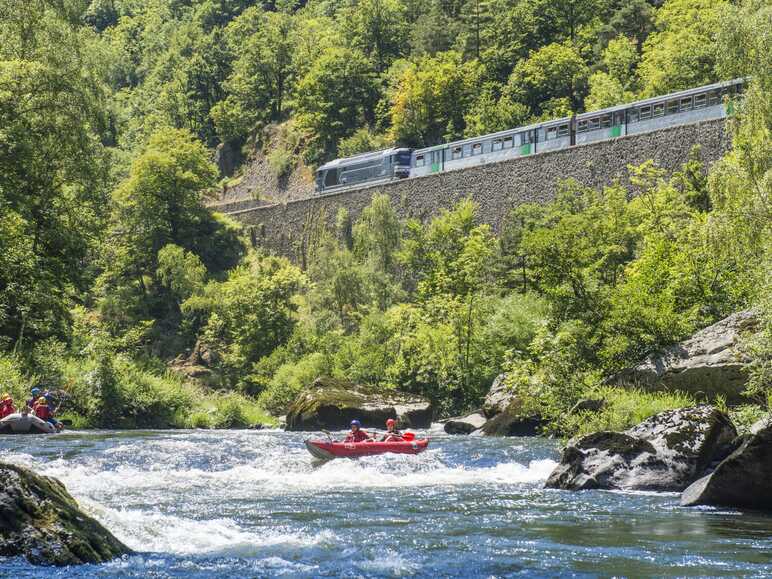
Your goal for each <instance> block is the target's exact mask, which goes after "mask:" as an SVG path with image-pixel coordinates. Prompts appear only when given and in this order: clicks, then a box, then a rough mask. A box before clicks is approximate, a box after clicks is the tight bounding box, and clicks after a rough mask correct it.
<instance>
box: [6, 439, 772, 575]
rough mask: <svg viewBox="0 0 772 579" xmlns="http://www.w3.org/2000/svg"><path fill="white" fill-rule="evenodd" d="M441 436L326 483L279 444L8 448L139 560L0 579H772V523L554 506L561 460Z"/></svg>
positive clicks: (569, 502)
mask: <svg viewBox="0 0 772 579" xmlns="http://www.w3.org/2000/svg"><path fill="white" fill-rule="evenodd" d="M429 434H430V435H431V436H432V442H431V444H430V446H429V450H428V451H426V452H425V453H423V454H421V455H418V456H399V455H383V456H379V457H370V458H364V459H360V460H356V461H354V460H335V461H332V462H329V463H326V464H323V465H317V464H314V462H313V461H312V458H311V456H310V455H309V454H308V452H307V451H306V450H305V448H304V446H303V438H304V436H303V435H300V434H293V433H284V432H279V431H262V432H253V431H217V432H212V431H162V432H109V433H107V432H88V433H66V434H61V435H54V436H49V437H40V436H39V437H7V436H0V460H4V461H10V462H14V463H17V464H22V465H26V466H30V467H32V468H34V469H35V470H36V471H38V472H39V473H41V474H46V475H51V476H55V477H58V478H59V479H61V480H62V481H63V482H64V483H65V485H66V486H67V488H68V490H69V491H70V492H71V493H72V494H73V495H74V496H75V497H76V498H77V499H78V501H79V502H80V503H81V505H82V506H83V507H84V508H85V509H86V510H87V511H88V512H89V513H90V514H92V515H93V516H94V517H96V518H97V519H99V520H100V521H101V522H102V523H103V524H104V525H105V526H106V527H107V528H108V529H110V530H111V531H112V532H113V533H114V534H115V535H116V536H117V537H118V538H119V539H121V540H122V541H123V542H125V543H126V544H127V545H129V546H130V547H131V548H132V549H134V550H135V551H137V555H134V556H131V557H126V558H124V559H121V560H117V561H114V562H112V563H108V564H105V565H98V566H90V565H89V566H83V567H78V568H70V569H50V568H46V569H43V568H35V567H33V566H31V565H29V564H27V563H26V562H25V561H23V560H20V559H2V558H0V576H3V577H5V576H10V577H45V578H47V579H48V578H51V577H68V578H69V577H148V576H149V577H186V578H187V577H234V578H235V577H238V578H244V577H268V576H290V577H318V576H329V577H511V576H524V577H553V576H563V575H573V576H580V577H584V576H586V577H593V576H610V575H618V576H630V577H643V576H746V577H747V576H756V577H764V576H772V516H768V515H762V514H749V513H740V512H737V511H733V510H726V509H711V508H704V509H685V508H681V507H680V506H679V505H678V496H677V495H674V494H662V493H659V494H654V493H615V492H602V491H588V492H582V493H570V492H564V491H555V490H544V489H542V486H543V484H544V481H545V480H546V478H547V476H548V475H549V473H550V471H551V470H552V468H553V467H554V466H555V464H556V462H555V461H556V460H557V458H558V451H559V446H558V444H557V443H555V442H552V441H548V440H543V439H525V438H510V439H490V438H481V437H474V436H467V437H448V436H445V435H442V434H440V433H437V432H431V433H429ZM770 488H771V489H772V481H771V482H770ZM771 492H772V490H771Z"/></svg>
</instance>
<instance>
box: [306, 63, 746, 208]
mask: <svg viewBox="0 0 772 579" xmlns="http://www.w3.org/2000/svg"><path fill="white" fill-rule="evenodd" d="M743 84H744V80H743V79H739V78H738V79H734V80H730V81H725V82H719V83H714V84H709V85H706V86H701V87H698V88H693V89H688V90H683V91H679V92H674V93H671V94H667V95H663V96H658V97H653V98H648V99H644V100H639V101H636V102H633V103H629V104H624V105H618V106H614V107H609V108H605V109H602V110H599V111H590V112H586V113H581V114H578V115H574V116H571V117H563V118H561V119H555V120H551V121H545V122H540V123H535V124H532V125H529V126H526V127H518V128H514V129H508V130H505V131H499V132H497V133H491V134H488V135H482V136H479V137H472V138H468V139H463V140H460V141H453V142H451V143H443V144H440V145H435V146H432V147H425V148H423V149H411V148H408V147H393V148H390V149H384V150H382V151H372V152H369V153H362V154H360V155H355V156H353V157H346V158H342V159H335V160H334V161H330V162H329V163H325V164H324V165H322V166H321V167H319V168H318V169H317V171H316V186H315V190H316V194H317V195H323V194H326V193H334V192H338V191H341V190H345V189H355V188H359V187H363V186H367V185H374V184H379V183H386V182H389V181H394V180H399V179H408V178H414V177H422V176H425V175H431V174H433V173H441V172H445V171H454V170H457V169H463V168H465V167H473V166H477V165H484V164H487V163H496V162H499V161H504V160H507V159H514V158H517V157H525V156H528V155H535V154H537V153H545V152H548V151H557V150H560V149H567V148H569V147H574V146H578V145H583V144H587V143H594V142H597V141H606V140H609V139H615V138H619V137H624V136H626V135H635V134H639V133H648V132H651V131H657V130H660V129H664V128H668V127H672V126H677V125H684V124H689V123H695V122H699V121H706V120H713V119H721V118H725V117H727V116H729V115H731V114H732V110H733V106H734V105H733V103H734V97H735V96H736V95H738V94H740V93H741V92H742V89H743Z"/></svg>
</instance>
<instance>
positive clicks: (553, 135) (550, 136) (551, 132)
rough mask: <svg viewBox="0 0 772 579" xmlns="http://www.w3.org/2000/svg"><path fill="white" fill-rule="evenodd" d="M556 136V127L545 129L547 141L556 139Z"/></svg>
mask: <svg viewBox="0 0 772 579" xmlns="http://www.w3.org/2000/svg"><path fill="white" fill-rule="evenodd" d="M557 135H558V128H557V127H550V128H548V129H547V140H548V141H550V140H552V139H554V138H556V137H557Z"/></svg>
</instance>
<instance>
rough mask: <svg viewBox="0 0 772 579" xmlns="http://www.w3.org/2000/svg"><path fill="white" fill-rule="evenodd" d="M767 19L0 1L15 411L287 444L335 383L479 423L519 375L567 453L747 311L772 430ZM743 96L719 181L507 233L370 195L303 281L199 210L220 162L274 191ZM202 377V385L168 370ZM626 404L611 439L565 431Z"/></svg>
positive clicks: (575, 209) (589, 202) (406, 4)
mask: <svg viewBox="0 0 772 579" xmlns="http://www.w3.org/2000/svg"><path fill="white" fill-rule="evenodd" d="M770 30H772V9H771V8H770V6H769V4H768V3H767V2H764V1H763V0H741V1H737V2H730V1H728V0H711V1H707V0H665V1H664V2H660V1H654V2H648V1H646V0H631V1H627V2H622V1H614V0H469V1H468V2H462V1H459V0H428V1H426V2H416V1H415V0H342V1H336V0H310V1H309V2H307V3H292V2H287V1H279V2H266V3H262V4H256V3H254V2H251V1H249V0H221V1H214V0H93V2H91V3H89V2H88V1H81V0H0V390H3V391H6V390H7V391H9V392H11V393H13V395H14V396H15V397H17V398H19V399H22V398H23V397H24V395H25V393H26V392H27V391H28V390H29V388H30V387H31V386H35V385H37V386H39V387H43V388H50V389H54V390H61V391H64V392H66V393H67V403H66V405H65V407H64V411H65V412H66V413H67V415H68V416H70V418H71V420H72V421H73V424H75V425H76V426H83V427H151V426H185V427H229V426H246V425H250V424H255V423H258V422H263V423H270V422H271V421H272V420H273V418H271V416H269V415H268V413H270V414H271V415H273V416H279V415H281V414H283V413H284V412H285V411H286V408H287V406H288V404H289V402H290V401H291V400H292V398H293V397H294V396H295V395H296V394H297V393H298V392H299V391H301V390H302V389H303V388H304V387H306V386H307V385H308V384H309V383H310V382H311V381H312V380H313V379H314V378H315V377H317V376H320V375H333V376H336V377H340V378H346V379H349V380H352V381H354V382H357V383H360V384H363V385H366V386H369V387H371V388H373V389H387V390H388V389H391V390H403V391H407V392H414V393H418V394H422V395H425V396H428V397H430V398H431V399H432V400H433V401H434V402H435V403H436V405H437V407H438V409H439V410H440V412H441V414H442V415H445V416H447V415H450V414H452V413H457V412H461V411H464V410H468V409H471V408H474V407H476V406H477V405H479V403H480V400H481V397H482V396H484V394H485V392H486V391H487V389H488V388H489V387H490V384H491V381H492V380H493V378H494V377H495V376H497V375H498V374H500V373H501V372H502V371H507V373H508V380H509V381H510V383H511V386H512V387H513V388H517V389H518V390H519V391H521V392H522V396H523V399H524V400H525V401H526V403H527V404H531V405H533V408H534V411H536V412H538V413H540V414H541V415H543V416H545V417H546V418H548V419H549V420H550V424H551V426H550V428H551V429H553V430H554V431H555V432H558V433H561V434H570V433H574V432H577V431H582V430H584V429H589V428H591V427H593V426H595V427H611V428H621V427H623V426H625V425H627V424H633V423H635V422H636V421H638V420H640V419H641V418H643V417H645V416H648V415H650V414H653V413H654V412H656V411H658V410H660V409H664V408H668V407H672V406H679V405H683V404H684V402H685V397H684V396H682V395H680V394H677V393H670V394H664V395H652V394H646V393H643V392H638V391H634V390H625V391H621V390H615V389H613V388H610V387H608V386H605V385H604V383H603V378H604V376H607V375H608V374H610V373H613V372H614V371H617V370H619V369H621V368H623V367H625V366H627V365H629V364H631V363H633V362H635V361H637V360H639V359H640V358H641V357H642V356H644V355H645V354H647V353H648V352H650V351H653V350H655V349H656V348H658V347H661V346H663V345H667V344H671V343H674V342H676V341H678V340H680V339H683V338H684V337H686V336H688V335H689V334H690V333H691V332H693V331H694V330H696V329H699V328H702V327H704V326H706V325H709V324H711V323H713V322H715V321H716V320H718V319H721V318H722V317H724V316H726V315H728V314H730V313H732V312H735V311H738V310H741V309H746V308H750V307H755V308H758V309H759V311H760V312H761V319H762V325H763V331H762V332H761V333H760V334H759V335H758V337H757V339H756V340H754V341H752V342H749V343H748V344H747V348H748V349H749V351H752V352H754V359H755V360H757V362H756V363H755V364H754V365H753V367H752V369H751V379H750V382H749V386H748V396H749V400H750V401H754V402H755V406H753V405H749V406H748V408H747V409H746V411H747V412H748V413H749V414H754V413H758V412H760V411H761V409H762V408H763V407H765V406H770V405H772V379H771V378H770V376H771V374H772V302H771V301H770V300H772V259H771V257H770V251H771V250H772V241H771V240H772V235H770V234H771V233H772V231H770V224H772V201H770V193H772V179H771V178H770V167H771V166H772V144H771V141H770V130H772V79H771V78H770V75H769V71H770V70H772V45H770V38H769V31H770ZM737 77H746V78H748V79H749V80H748V84H747V90H746V93H745V96H744V98H743V100H742V102H740V103H738V106H737V112H736V114H735V115H734V117H733V118H732V120H731V121H730V123H729V125H730V131H731V135H732V140H733V148H732V150H731V151H730V152H729V153H728V154H727V155H726V157H725V158H724V159H723V160H721V161H720V162H718V163H716V164H715V165H714V166H712V167H711V168H710V170H709V171H706V168H705V167H702V166H701V165H700V163H699V161H698V155H697V151H695V154H694V155H693V158H692V160H691V161H690V162H689V163H687V164H686V165H684V167H683V168H682V169H681V171H679V172H677V173H676V174H675V175H673V176H666V175H665V174H664V173H663V172H662V171H660V170H659V169H658V168H657V167H656V166H654V165H653V164H652V163H646V164H644V165H642V166H640V167H634V168H631V172H632V174H633V181H634V184H635V185H636V187H637V188H638V189H639V191H640V194H639V195H638V196H636V197H634V198H632V199H631V198H630V197H629V195H628V191H626V190H624V189H623V188H622V187H621V186H610V187H607V188H605V189H603V190H590V189H587V188H585V187H583V186H581V184H579V183H575V182H570V181H568V182H566V183H564V184H563V186H562V191H561V193H560V194H559V195H558V196H557V198H556V199H555V200H554V202H552V203H550V204H548V205H545V206H535V205H524V206H521V207H518V208H513V210H512V213H511V215H510V216H509V218H508V220H507V225H506V226H505V227H504V229H503V230H502V231H501V232H500V233H498V234H494V233H493V232H492V231H491V230H490V228H489V227H488V226H486V225H484V224H480V223H479V221H478V220H477V219H476V207H475V206H474V204H473V203H472V202H470V201H464V202H461V203H459V204H458V205H457V206H455V207H449V208H447V210H446V211H445V212H443V213H442V214H440V215H437V216H434V217H433V218H432V219H431V220H430V221H429V222H428V223H419V222H415V221H402V220H400V219H398V218H397V216H396V213H395V211H394V208H393V207H391V206H390V204H389V202H388V199H387V198H385V197H381V196H375V197H374V198H373V200H372V203H371V204H370V206H369V207H368V208H367V210H366V211H365V212H364V213H363V214H362V215H361V216H360V217H359V218H358V219H356V220H355V222H354V223H353V225H352V226H351V227H347V226H346V223H348V222H349V221H348V219H347V216H346V215H345V214H343V213H341V214H340V215H338V224H339V227H337V228H331V229H330V230H329V231H322V232H320V233H319V235H318V236H317V238H316V239H315V242H314V244H313V247H311V248H310V257H309V259H308V263H307V264H306V267H305V268H304V269H301V268H300V267H299V266H298V265H297V264H293V263H291V262H290V261H288V260H286V259H284V258H281V257H276V256H272V255H267V254H265V253H262V252H260V251H258V250H256V249H254V248H253V247H251V244H250V242H249V240H248V238H247V237H246V236H245V235H243V233H242V231H241V229H240V227H239V225H238V224H237V223H235V222H233V221H232V220H230V219H229V218H227V217H225V216H223V215H220V214H217V213H214V212H212V211H211V210H210V209H209V208H208V207H207V201H208V200H211V199H212V198H213V197H214V196H216V195H217V192H218V190H220V188H221V186H222V182H223V178H224V176H223V175H220V174H219V173H218V170H217V168H216V166H215V165H214V164H213V162H212V160H213V158H214V155H213V150H214V148H215V147H217V146H218V145H220V144H223V143H227V144H229V145H230V146H232V147H234V148H236V149H238V150H241V151H243V153H244V157H245V158H249V155H250V154H251V152H254V151H258V150H261V148H263V147H265V146H266V145H267V144H268V143H267V142H266V140H267V139H270V135H275V134H277V131H278V132H280V133H281V134H282V135H283V138H282V143H283V144H282V147H280V148H278V149H275V150H274V151H273V152H272V154H271V158H270V159H269V160H270V162H271V165H272V166H273V167H274V168H275V170H276V171H277V173H286V172H288V171H291V170H292V168H293V167H295V166H296V164H297V163H298V162H300V163H303V164H306V165H308V166H312V167H313V166H315V165H318V164H319V163H322V162H324V161H327V160H330V159H332V158H335V157H336V156H339V155H346V154H352V153H356V152H361V151H366V150H372V149H376V148H379V147H382V146H389V145H391V144H400V145H406V146H421V145H431V144H436V143H439V142H443V141H445V140H448V139H454V138H458V137H460V136H464V135H476V134H481V133H484V132H490V131H494V130H499V129H505V128H511V127H514V126H517V125H520V124H524V123H527V122H529V121H531V120H535V119H546V118H553V117H557V116H561V115H565V114H570V113H572V112H580V111H583V110H592V109H594V108H599V107H604V106H609V105H613V104H618V103H622V102H626V101H629V100H632V99H635V98H639V97H646V96H651V95H656V94H662V93H666V92H669V91H673V90H678V89H685V88H690V87H694V86H698V85H701V84H706V83H709V82H713V81H717V80H724V79H731V78H737ZM193 350H197V351H200V352H205V357H206V358H207V360H208V366H209V369H210V372H209V373H208V374H207V375H206V378H205V379H191V378H189V377H186V376H184V375H181V374H180V373H179V372H175V371H173V370H172V369H170V366H172V365H173V364H174V361H175V360H179V359H180V357H183V358H184V357H186V356H188V355H189V354H190V352H191V351H193ZM597 392H603V393H604V396H605V397H606V398H607V399H609V400H611V401H612V403H611V404H610V405H609V406H608V407H607V409H606V410H604V411H603V412H602V413H600V414H599V415H597V416H596V418H595V421H596V422H595V423H594V424H592V425H590V424H587V423H582V424H578V423H572V422H571V421H570V419H569V418H567V417H566V413H565V411H566V409H567V408H570V407H571V406H572V405H573V403H575V402H576V400H578V399H580V398H581V397H583V396H586V395H587V394H588V393H597Z"/></svg>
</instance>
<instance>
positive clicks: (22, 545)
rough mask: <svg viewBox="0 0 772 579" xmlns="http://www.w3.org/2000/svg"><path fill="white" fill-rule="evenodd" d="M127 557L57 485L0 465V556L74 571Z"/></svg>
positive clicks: (38, 476)
mask: <svg viewBox="0 0 772 579" xmlns="http://www.w3.org/2000/svg"><path fill="white" fill-rule="evenodd" d="M130 552H131V551H130V549H129V548H128V547H126V545H124V544H123V543H121V542H120V541H119V540H118V539H116V538H115V537H114V536H113V535H112V534H111V533H110V531H108V530H107V529H105V528H104V527H103V526H102V525H101V524H99V523H98V522H97V521H96V520H94V519H92V518H91V517H89V516H88V515H87V514H85V513H84V512H83V511H81V510H80V508H79V507H78V504H77V503H76V502H75V499H73V498H72V496H70V494H69V493H68V492H67V490H66V489H65V488H64V485H62V483H61V482H59V481H58V480H56V479H54V478H49V477H44V476H40V475H37V474H35V473H34V472H32V471H31V470H29V469H26V468H23V467H20V466H15V465H11V464H0V556H3V557H17V556H22V557H26V558H27V560H28V561H30V562H31V563H33V564H39V565H79V564H82V563H101V562H104V561H109V560H111V559H114V558H115V557H119V556H121V555H124V554H128V553H130Z"/></svg>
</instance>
